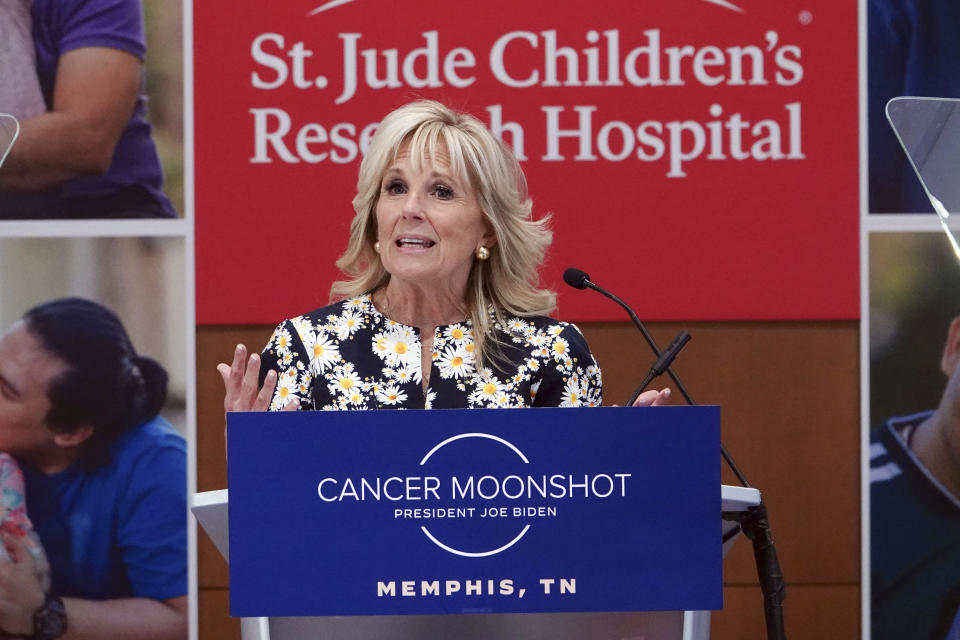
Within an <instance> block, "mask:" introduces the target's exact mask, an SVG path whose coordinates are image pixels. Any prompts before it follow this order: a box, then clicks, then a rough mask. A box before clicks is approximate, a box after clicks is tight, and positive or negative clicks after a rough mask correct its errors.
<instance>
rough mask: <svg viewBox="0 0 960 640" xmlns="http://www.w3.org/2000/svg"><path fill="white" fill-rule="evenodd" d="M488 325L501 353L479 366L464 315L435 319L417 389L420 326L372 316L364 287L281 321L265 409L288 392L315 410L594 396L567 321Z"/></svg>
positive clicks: (588, 364) (268, 355) (578, 340)
mask: <svg viewBox="0 0 960 640" xmlns="http://www.w3.org/2000/svg"><path fill="white" fill-rule="evenodd" d="M494 329H495V331H496V332H497V335H498V337H499V339H500V343H501V347H502V348H501V355H502V357H501V358H498V359H496V360H495V361H493V362H492V364H491V365H490V366H488V367H485V368H483V369H479V370H478V368H477V367H476V361H475V358H474V356H473V351H474V342H473V327H472V325H471V323H470V321H469V320H465V321H464V322H460V323H456V324H449V325H443V326H439V327H437V328H436V330H435V333H434V337H433V353H432V354H431V357H432V359H433V362H432V365H431V367H430V380H429V385H428V387H427V391H426V393H424V391H423V384H422V383H423V380H422V375H423V374H422V371H423V369H422V367H421V360H420V358H421V343H420V334H419V330H418V329H416V328H415V327H410V326H407V325H403V324H400V323H398V322H395V321H393V320H390V319H389V318H387V317H386V316H384V315H383V314H381V313H380V312H379V311H378V310H377V309H376V307H375V306H374V305H373V301H372V299H371V297H370V295H369V294H367V295H363V296H359V297H357V298H351V299H347V300H343V301H342V302H338V303H335V304H332V305H329V306H327V307H323V308H321V309H317V310H315V311H312V312H310V313H308V314H305V315H302V316H299V317H297V318H293V319H290V320H285V321H284V322H283V323H281V324H280V325H279V326H278V327H277V328H276V330H275V331H274V333H273V335H272V336H271V338H270V341H269V342H268V343H267V346H266V348H264V350H263V354H262V360H263V366H262V368H261V378H262V377H263V376H264V375H266V372H267V371H268V370H270V369H273V370H275V371H277V373H278V374H279V376H278V380H277V387H276V390H275V392H274V395H273V400H272V402H271V405H270V409H271V410H279V409H282V408H283V407H284V406H286V405H287V403H289V402H290V401H292V400H293V399H294V398H296V399H298V400H299V401H300V406H301V408H303V409H317V410H349V409H463V408H498V407H530V406H535V407H578V406H599V405H600V404H601V402H602V397H601V380H600V368H599V367H598V366H597V363H596V361H595V360H594V358H593V355H591V353H590V349H589V348H588V347H587V343H586V340H584V337H583V335H582V334H581V333H580V330H579V329H577V328H576V327H575V326H574V325H572V324H568V323H565V322H558V321H556V320H552V319H550V318H546V317H542V316H536V317H527V318H509V319H508V320H507V321H506V323H505V324H499V323H498V324H496V325H495V328H494ZM487 344H489V342H488V343H487ZM261 382H262V380H261Z"/></svg>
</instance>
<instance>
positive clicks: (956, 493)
mask: <svg viewBox="0 0 960 640" xmlns="http://www.w3.org/2000/svg"><path fill="white" fill-rule="evenodd" d="M940 368H941V370H942V371H943V372H944V374H946V375H947V377H948V381H947V386H946V390H945V391H944V392H943V396H942V397H941V399H940V403H939V405H938V406H937V408H936V409H935V410H932V411H924V412H922V413H918V414H915V415H910V416H902V417H896V418H891V419H889V420H888V421H887V422H886V423H885V424H884V425H883V426H881V427H880V428H879V429H877V430H876V431H875V432H874V434H873V436H872V438H871V441H870V531H871V540H870V558H871V564H870V572H871V600H872V604H871V609H872V612H871V637H872V638H873V640H887V639H889V640H895V639H900V638H914V639H916V640H945V639H947V638H949V640H957V638H958V636H957V631H958V630H960V626H956V625H954V630H953V631H952V632H951V631H950V628H951V625H952V624H953V623H954V620H955V619H956V617H957V616H958V614H960V317H957V318H954V320H953V322H952V323H951V324H950V330H949V333H948V336H947V342H946V346H945V347H944V350H943V355H942V357H941V361H940Z"/></svg>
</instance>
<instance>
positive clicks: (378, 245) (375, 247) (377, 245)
mask: <svg viewBox="0 0 960 640" xmlns="http://www.w3.org/2000/svg"><path fill="white" fill-rule="evenodd" d="M373 250H374V251H376V252H377V253H380V241H379V240H377V241H376V242H374V243H373Z"/></svg>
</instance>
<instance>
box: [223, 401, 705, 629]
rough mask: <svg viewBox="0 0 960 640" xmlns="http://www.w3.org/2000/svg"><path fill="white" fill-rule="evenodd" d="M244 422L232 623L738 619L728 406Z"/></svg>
mask: <svg viewBox="0 0 960 640" xmlns="http://www.w3.org/2000/svg"><path fill="white" fill-rule="evenodd" d="M227 422H228V425H229V426H228V430H229V482H230V484H229V486H230V509H229V518H230V612H231V615H234V616H307V615H309V616H324V615H380V614H384V615H387V614H440V613H518V612H558V611H652V610H682V609H719V608H722V606H723V600H722V575H721V560H722V552H721V540H720V528H721V522H720V456H719V450H720V426H719V425H720V410H719V408H718V407H651V408H646V409H640V408H628V407H605V408H584V409H566V408H565V409H497V410H433V411H355V412H300V413H234V414H230V415H229V416H228V420H227Z"/></svg>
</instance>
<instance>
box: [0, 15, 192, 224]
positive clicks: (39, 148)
mask: <svg viewBox="0 0 960 640" xmlns="http://www.w3.org/2000/svg"><path fill="white" fill-rule="evenodd" d="M30 13H31V19H32V23H33V26H32V34H33V40H34V46H35V48H36V64H37V75H38V76H39V80H40V86H41V89H42V91H43V96H44V99H45V101H46V104H47V111H46V112H45V113H42V114H40V115H37V116H34V117H31V118H26V119H24V120H23V122H22V123H21V127H22V129H21V133H20V138H19V140H18V141H17V142H16V144H15V145H14V147H13V149H12V151H11V152H10V155H9V156H8V158H7V161H6V163H5V164H4V166H3V167H2V168H0V218H144V217H150V218H153V217H175V216H176V212H175V211H174V209H173V207H172V205H171V204H170V201H169V200H168V199H167V198H166V196H165V195H164V194H163V191H162V186H163V171H162V168H161V166H160V161H159V159H158V157H157V153H156V149H155V147H154V144H153V140H152V139H151V129H150V125H149V123H148V122H147V120H146V117H145V113H146V102H145V98H144V96H143V95H142V85H143V58H144V55H145V53H146V41H145V37H144V26H143V15H142V10H141V6H140V0H71V1H68V0H33V2H32V5H31V7H30Z"/></svg>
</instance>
